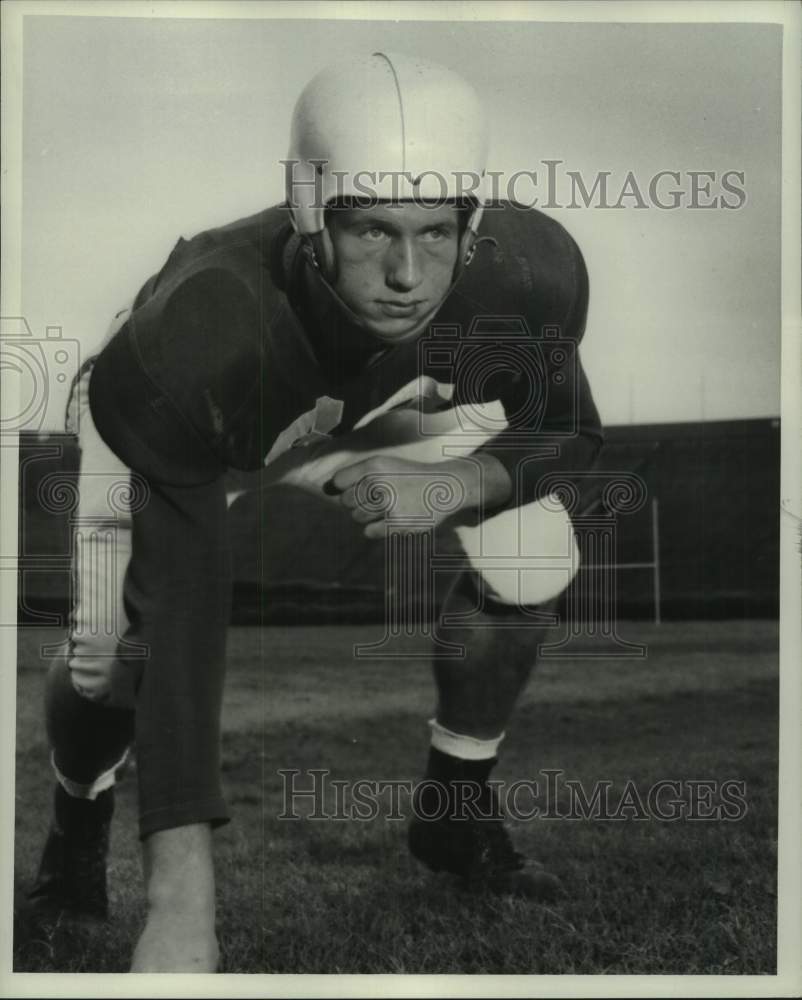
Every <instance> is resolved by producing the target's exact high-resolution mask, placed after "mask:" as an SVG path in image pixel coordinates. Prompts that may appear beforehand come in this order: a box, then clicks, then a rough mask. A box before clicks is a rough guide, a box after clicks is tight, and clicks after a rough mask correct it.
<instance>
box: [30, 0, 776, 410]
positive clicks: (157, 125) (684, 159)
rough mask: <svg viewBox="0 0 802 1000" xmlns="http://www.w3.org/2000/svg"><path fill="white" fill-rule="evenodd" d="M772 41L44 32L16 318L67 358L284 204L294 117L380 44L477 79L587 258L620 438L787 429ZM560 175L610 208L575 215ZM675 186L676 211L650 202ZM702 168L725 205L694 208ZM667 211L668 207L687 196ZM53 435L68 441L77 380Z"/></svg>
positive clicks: (79, 25)
mask: <svg viewBox="0 0 802 1000" xmlns="http://www.w3.org/2000/svg"><path fill="white" fill-rule="evenodd" d="M780 42H781V37H780V28H774V27H771V26H767V25H755V24H752V25H749V24H741V25H738V24H708V25H706V24H688V25H680V24H651V25H649V24H581V23H579V24H571V23H556V22H553V23H536V22H526V23H495V22H478V23H473V22H459V23H456V22H448V21H434V22H432V21H429V22H426V23H425V24H423V23H419V22H410V21H401V22H394V21H382V22H377V21H365V22H362V21H321V20H318V21H314V20H312V21H298V20H293V21H282V20H275V19H271V20H262V21H260V20H236V19H229V20H194V19H185V18H182V19H174V20H170V19H165V18H159V19H146V18H138V17H126V18H106V17H86V18H82V17H63V16H33V17H31V16H29V17H26V18H25V26H24V50H23V51H24V64H23V74H24V75H23V88H24V89H23V220H22V222H23V224H22V232H23V241H22V278H23V284H22V304H23V313H24V316H25V318H26V319H27V321H28V323H29V325H30V327H31V329H32V331H33V333H34V335H35V336H37V337H40V336H43V334H44V331H45V329H46V328H47V327H60V328H61V336H62V340H64V341H65V342H66V341H69V342H70V350H69V352H68V353H69V357H70V361H69V365H74V364H75V363H77V358H78V357H79V356H84V357H85V356H86V355H87V354H89V353H91V352H92V350H93V349H94V348H96V347H97V345H98V344H99V342H100V341H101V339H102V338H103V336H104V333H105V330H106V327H107V326H108V324H109V322H110V320H111V317H112V316H113V315H114V313H116V312H117V311H118V310H119V309H120V308H121V307H122V306H124V305H126V304H127V303H128V302H130V300H131V299H132V298H133V296H134V295H135V294H136V292H137V291H138V289H139V287H140V286H141V284H142V283H143V282H144V281H145V280H146V279H147V277H148V276H149V275H151V274H152V273H154V272H155V271H157V270H159V268H160V267H161V265H162V264H163V262H164V260H165V258H166V256H167V254H168V253H169V251H170V249H171V248H172V246H173V245H174V243H175V242H176V240H177V239H178V237H179V236H185V237H186V236H190V235H192V234H193V233H197V232H199V231H201V230H203V229H206V228H209V227H211V226H215V225H221V224H225V223H227V222H230V221H232V220H233V219H236V218H238V217H241V216H244V215H249V214H251V213H253V212H256V211H259V210H261V209H262V208H265V207H267V206H268V205H270V204H275V203H277V202H279V201H280V200H282V197H283V190H282V185H283V168H282V167H281V166H280V164H279V160H280V159H281V158H283V157H284V156H285V155H286V152H287V143H288V136H289V123H290V116H291V112H292V107H293V104H294V102H295V99H296V97H297V96H298V94H299V93H300V91H301V89H302V88H303V86H304V84H305V83H306V82H307V80H308V79H309V78H310V77H311V76H312V75H314V73H316V72H317V71H318V70H319V69H320V68H322V67H323V66H324V65H326V64H327V63H329V62H331V61H333V60H335V59H339V58H347V56H348V55H349V53H353V54H355V55H356V54H360V53H364V52H370V51H373V50H375V49H377V48H381V49H387V50H390V51H398V52H405V53H409V54H414V55H420V56H422V57H424V58H428V59H432V60H435V61H437V62H441V63H443V64H444V65H446V66H449V67H450V68H452V69H455V70H457V71H459V72H461V73H462V74H463V75H464V76H465V77H466V78H467V79H469V80H470V81H471V82H472V83H473V84H474V86H475V87H476V88H477V90H478V91H479V92H480V94H481V95H482V97H483V99H484V101H485V103H486V105H487V107H488V110H489V113H490V120H491V127H492V146H491V163H490V166H491V168H492V169H495V170H499V171H502V172H503V173H504V174H505V175H506V176H509V175H510V174H511V173H512V172H514V171H516V170H535V171H537V174H538V186H537V189H535V187H534V185H533V186H531V187H528V186H527V184H526V183H523V184H522V185H521V187H520V188H519V191H520V192H522V193H523V195H524V197H525V198H528V197H530V196H532V195H535V194H537V195H538V196H539V198H540V203H541V205H542V203H543V202H544V201H545V200H547V197H548V190H547V185H546V183H545V174H546V166H545V161H547V160H552V161H560V163H559V164H558V165H557V166H556V167H555V170H556V176H557V178H558V180H557V184H556V187H555V194H556V204H554V205H553V207H548V208H545V209H544V211H547V213H548V214H549V215H551V216H553V217H554V218H556V219H558V220H559V221H560V222H561V223H562V224H563V225H564V226H565V227H566V228H567V229H568V231H569V232H570V233H571V234H572V235H573V236H574V238H575V239H576V240H577V242H578V243H579V245H580V247H581V248H582V251H583V253H584V256H585V260H586V263H587V266H588V271H589V275H590V285H591V297H590V308H589V314H588V324H587V332H586V335H585V340H584V343H583V347H582V357H583V361H584V364H585V366H586V368H587V371H588V374H589V378H590V381H591V385H592V387H593V392H594V396H595V398H596V401H597V404H598V406H599V409H600V412H601V416H602V420H603V421H604V422H605V423H606V424H610V425H612V424H626V423H654V422H674V421H689V420H694V421H695V420H703V419H735V418H745V417H769V416H770V417H774V416H778V415H779V412H780V401H779V363H780V174H779V171H780V94H781V79H780V77H781V53H780ZM568 171H573V172H578V173H579V174H580V175H581V176H582V178H583V180H584V181H585V184H586V187H587V188H589V189H590V188H592V184H593V180H594V177H595V176H596V175H597V174H599V173H601V172H609V177H608V191H609V196H608V203H609V204H615V203H616V202H617V201H618V198H619V194H620V191H621V188H622V186H623V185H624V182H625V179H626V177H627V175H628V173H629V172H631V174H632V177H633V178H634V181H635V183H636V184H637V186H638V189H639V190H640V191H641V192H642V193H643V194H644V196H645V197H644V201H645V203H646V204H645V206H644V207H636V202H637V198H636V197H635V196H631V197H629V198H625V199H622V200H621V204H622V205H623V207H620V208H612V207H607V208H603V207H599V205H598V199H597V200H596V201H594V203H593V204H592V206H591V207H589V208H586V207H583V206H581V205H580V206H579V207H574V208H570V207H567V205H568V203H569V201H570V188H569V186H568V185H569V180H568V174H567V172H568ZM659 171H676V172H679V174H680V182H679V184H677V185H676V187H677V188H678V189H679V190H681V191H682V192H683V205H682V206H681V207H679V208H675V209H668V210H664V209H660V208H658V207H655V205H654V203H653V201H652V200H651V199H650V198H649V196H648V187H649V181H650V179H651V178H652V177H653V176H654V175H655V174H657V173H658V172H659ZM691 171H710V172H713V173H714V175H715V177H714V179H713V180H712V181H711V188H710V195H709V196H705V194H704V193H702V194H700V195H699V198H698V200H699V201H700V202H701V203H705V202H707V201H709V200H710V196H715V195H718V196H721V195H722V194H725V195H726V192H725V191H724V190H723V189H722V187H721V178H722V175H724V174H726V173H727V172H738V173H739V174H742V175H743V180H740V179H737V178H736V179H733V178H734V177H735V175H733V174H731V175H730V176H731V184H733V185H734V186H735V187H737V188H739V189H740V190H741V191H742V192H743V196H738V197H736V196H735V195H732V194H730V195H727V197H728V200H729V201H730V202H731V203H736V204H737V203H739V202H741V201H743V204H742V205H740V207H737V208H733V209H724V208H721V207H718V208H690V207H687V201H688V200H689V197H690V188H691V183H692V182H691V179H690V172H691ZM661 184H662V186H661V188H660V193H659V194H658V197H660V198H661V199H662V200H663V203H664V204H666V203H670V195H669V192H670V190H671V189H672V179H671V178H664V181H663V182H661ZM52 388H53V391H52V394H51V403H52V404H53V405H52V406H50V407H49V408H48V417H47V421H46V427H47V429H57V427H58V422H59V417H60V411H61V410H62V409H63V403H62V402H61V394H63V391H64V389H63V386H57V385H55V384H54V385H53V387H52Z"/></svg>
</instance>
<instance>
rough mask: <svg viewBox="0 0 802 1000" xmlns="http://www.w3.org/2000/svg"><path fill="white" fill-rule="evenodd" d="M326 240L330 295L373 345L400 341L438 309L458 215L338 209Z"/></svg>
mask: <svg viewBox="0 0 802 1000" xmlns="http://www.w3.org/2000/svg"><path fill="white" fill-rule="evenodd" d="M329 232H330V234H331V239H332V243H333V244H334V251H335V254H336V259H337V281H336V283H335V288H336V291H337V294H338V295H339V296H340V298H341V299H342V300H343V302H345V304H346V305H347V306H348V307H349V309H351V311H352V312H354V313H355V314H356V315H357V316H358V317H359V319H360V320H361V321H362V323H363V324H364V326H365V328H366V329H367V330H369V331H370V333H372V334H373V335H374V336H375V337H378V338H379V339H380V340H384V341H387V342H391V343H392V342H395V341H400V340H403V339H404V338H405V337H407V336H410V335H412V334H414V331H415V327H416V326H417V325H418V324H419V323H420V321H421V320H422V319H423V318H424V317H425V316H426V315H427V313H430V312H431V311H432V310H433V309H435V308H436V307H437V306H439V305H440V303H441V302H442V300H443V298H444V297H445V294H446V292H447V291H448V289H449V287H450V286H451V282H452V278H453V274H454V266H455V264H456V262H457V250H458V246H459V236H460V230H459V210H458V209H457V208H455V207H454V206H453V205H442V206H440V207H439V208H426V207H425V206H423V205H417V204H414V203H413V202H400V203H397V204H395V203H384V204H381V205H377V206H375V207H373V208H348V209H345V208H338V209H335V210H334V211H333V212H332V213H331V216H330V220H329Z"/></svg>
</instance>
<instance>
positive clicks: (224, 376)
mask: <svg viewBox="0 0 802 1000" xmlns="http://www.w3.org/2000/svg"><path fill="white" fill-rule="evenodd" d="M481 237H482V239H481V241H480V242H479V244H478V246H477V247H476V253H475V255H474V259H473V261H472V262H471V264H470V265H469V266H468V267H466V268H464V269H463V271H462V273H461V274H460V276H459V278H458V280H457V281H456V282H455V284H454V286H453V287H452V288H451V290H450V292H449V294H448V295H447V297H446V299H445V300H444V302H443V304H442V305H441V307H440V308H439V310H438V312H437V314H436V315H435V316H434V318H433V319H432V320H431V322H430V323H429V324H428V327H427V329H426V330H424V331H423V333H421V335H420V336H419V337H417V338H415V339H414V340H411V341H409V342H404V343H400V344H397V345H391V346H389V347H388V346H387V345H384V344H383V343H382V342H379V341H377V340H375V339H374V338H372V337H370V336H369V334H367V333H366V332H365V331H363V330H361V329H360V328H358V327H356V326H354V325H353V324H352V323H351V322H350V321H349V319H348V318H347V316H346V315H345V313H344V312H343V311H342V310H339V309H338V308H337V303H336V302H335V301H334V300H333V299H332V296H331V293H330V290H329V289H328V287H327V286H326V285H325V283H324V282H323V281H322V279H320V277H319V275H318V274H317V272H316V270H315V269H314V267H313V265H312V263H311V260H310V258H309V255H308V254H307V253H306V252H305V251H304V248H303V245H302V243H301V240H300V239H299V238H298V237H297V236H296V235H295V233H294V232H293V229H292V226H291V224H290V220H289V217H288V213H287V210H286V208H285V207H284V206H277V207H274V208H270V209H268V210H266V211H264V212H261V213H259V214H258V215H255V216H252V217H250V218H247V219H243V220H240V221H238V222H235V223H232V224H231V225H228V226H225V227H222V228H219V229H214V230H210V231H207V232H204V233H201V234H200V235H198V236H196V237H194V238H193V239H191V240H183V239H182V240H179V242H178V244H177V245H176V246H175V248H174V249H173V251H172V253H171V254H170V257H169V258H168V260H167V262H166V263H165V265H164V267H163V268H162V269H161V271H160V272H159V273H158V274H157V275H155V276H154V277H152V278H151V279H149V280H148V282H146V284H145V285H144V287H143V288H142V289H141V290H140V292H139V294H138V295H137V297H136V299H135V301H134V303H133V307H132V311H131V314H130V316H129V317H128V319H127V321H126V322H125V323H124V325H123V326H122V328H121V329H120V330H119V331H118V332H117V333H116V334H115V336H114V337H113V338H112V339H111V341H110V342H109V343H108V344H107V345H106V347H105V348H104V349H103V351H102V352H101V354H100V356H99V357H98V359H97V363H96V368H95V371H94V373H93V376H92V381H91V387H90V400H91V405H92V415H93V418H94V420H95V423H96V425H97V427H98V430H99V431H100V433H101V435H102V436H103V437H104V438H105V440H106V442H107V443H108V444H109V446H110V447H111V448H112V449H113V450H114V451H115V452H116V453H117V454H118V455H119V457H120V458H121V459H122V460H123V461H124V462H126V463H127V464H128V465H129V466H131V467H132V468H134V469H136V470H138V471H140V472H142V473H143V474H144V475H147V476H151V477H152V478H154V479H156V480H163V481H165V482H174V483H176V484H191V483H193V482H198V483H200V482H204V481H208V480H209V479H211V478H213V477H214V476H216V475H219V474H220V473H221V472H222V471H223V470H224V469H225V468H226V467H234V468H240V469H256V468H258V467H260V466H261V465H263V464H264V462H265V460H266V459H267V460H268V461H270V460H271V458H274V457H275V456H276V455H277V454H279V453H280V452H281V451H282V450H283V449H284V448H287V447H291V446H292V445H293V444H295V443H297V441H298V440H299V439H301V438H303V437H304V435H306V434H309V433H316V434H326V435H330V436H335V437H336V436H338V435H342V434H345V433H347V432H348V431H350V430H351V429H352V428H354V427H355V426H357V425H358V424H360V422H364V420H365V419H366V418H367V417H369V415H370V414H371V413H373V412H376V411H382V410H384V409H386V408H387V407H388V406H393V405H404V406H410V405H413V406H414V405H419V406H421V407H423V408H427V409H432V408H435V409H448V408H458V410H459V412H460V414H463V413H466V412H467V413H469V414H471V413H473V414H474V416H475V421H474V427H473V429H474V431H475V430H476V426H475V423H476V421H478V422H479V424H482V421H484V424H483V425H482V426H481V427H480V430H481V432H482V433H481V434H480V435H479V438H477V440H479V439H481V443H480V444H479V445H478V447H479V448H480V449H481V450H483V451H487V452H491V453H492V454H493V455H495V456H496V457H497V458H498V459H499V460H500V461H501V462H502V463H503V464H504V465H505V467H506V468H507V470H508V471H509V473H510V475H511V477H512V479H513V482H514V483H515V484H516V489H515V493H514V497H513V499H512V500H511V501H510V502H511V503H521V502H523V501H529V500H531V499H534V498H535V497H536V496H537V495H538V494H539V493H540V492H541V490H542V484H543V483H544V482H548V481H549V480H547V479H545V478H544V477H545V476H547V475H548V474H549V473H558V472H559V473H570V472H571V471H579V470H586V469H588V468H589V467H590V466H591V465H592V464H593V461H594V459H595V456H596V454H597V452H598V450H599V448H600V446H601V441H602V431H601V425H600V421H599V416H598V412H597V410H596V407H595V405H594V403H593V398H592V395H591V391H590V387H589V385H588V381H587V378H586V376H585V372H584V370H583V368H582V364H581V360H580V358H579V353H578V346H579V342H580V340H581V339H582V336H583V333H584V328H585V320H586V315H587V305H588V279H587V273H586V269H585V265H584V261H583V259H582V255H581V253H580V251H579V249H578V247H577V246H576V244H575V243H574V241H573V240H572V238H571V237H570V236H569V235H568V233H567V232H566V231H565V229H564V228H563V227H562V226H561V225H560V224H559V223H558V222H556V221H555V220H553V219H551V218H549V217H548V216H546V215H544V214H542V213H540V212H537V211H535V210H532V209H524V208H522V207H519V206H516V205H511V204H507V203H505V204H497V205H492V206H489V207H488V208H487V210H486V212H485V215H484V218H483V220H482V226H481ZM493 404H495V409H494V408H493ZM472 408H473V409H472Z"/></svg>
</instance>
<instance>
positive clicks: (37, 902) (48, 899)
mask: <svg viewBox="0 0 802 1000" xmlns="http://www.w3.org/2000/svg"><path fill="white" fill-rule="evenodd" d="M113 812H114V790H113V789H111V788H110V789H108V790H107V791H105V792H101V793H100V795H98V797H97V798H96V799H94V800H93V801H90V800H87V799H76V798H73V797H72V796H70V795H68V794H67V792H65V791H64V789H63V788H62V787H61V785H57V786H56V791H55V795H54V810H53V820H52V822H51V824H50V830H49V831H48V835H47V841H46V842H45V848H44V851H43V852H42V860H41V862H40V864H39V871H38V873H37V876H36V881H35V883H34V886H33V888H32V889H31V891H30V892H29V894H28V901H29V903H30V907H31V909H32V911H33V912H35V913H36V914H38V915H40V916H42V917H48V918H58V917H59V916H61V915H62V914H64V915H67V916H71V917H78V918H81V917H86V918H90V919H93V920H105V919H106V918H107V917H108V912H109V900H108V894H107V891H106V863H107V858H108V853H109V842H110V835H111V817H112V815H113Z"/></svg>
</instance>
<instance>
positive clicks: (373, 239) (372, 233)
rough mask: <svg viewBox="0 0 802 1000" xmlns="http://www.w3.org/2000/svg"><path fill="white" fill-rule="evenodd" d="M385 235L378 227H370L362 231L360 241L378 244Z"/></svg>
mask: <svg viewBox="0 0 802 1000" xmlns="http://www.w3.org/2000/svg"><path fill="white" fill-rule="evenodd" d="M385 236H386V233H385V232H384V230H383V229H381V228H379V226H372V227H371V228H370V229H363V230H362V239H364V240H367V241H368V242H370V243H378V242H379V240H383V239H384V237H385Z"/></svg>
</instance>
